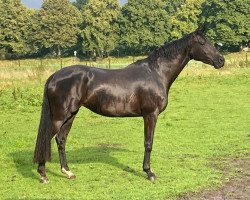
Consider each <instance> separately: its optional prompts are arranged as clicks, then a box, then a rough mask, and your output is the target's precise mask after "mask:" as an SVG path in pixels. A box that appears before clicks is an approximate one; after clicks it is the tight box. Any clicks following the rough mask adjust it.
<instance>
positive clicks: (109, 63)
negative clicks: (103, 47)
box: [109, 58, 110, 69]
mask: <svg viewBox="0 0 250 200" xmlns="http://www.w3.org/2000/svg"><path fill="white" fill-rule="evenodd" d="M109 69H110V58H109Z"/></svg>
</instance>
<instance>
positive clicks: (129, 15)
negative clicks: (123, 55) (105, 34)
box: [120, 0, 169, 53]
mask: <svg viewBox="0 0 250 200" xmlns="http://www.w3.org/2000/svg"><path fill="white" fill-rule="evenodd" d="M168 23H169V17H168V14H167V11H166V3H164V2H163V1H162V0H129V1H128V3H127V4H125V5H124V6H123V7H122V18H121V20H120V24H121V39H120V40H121V44H123V45H126V46H128V47H136V48H137V49H140V50H141V51H144V52H142V53H147V52H148V51H151V50H152V48H155V47H156V46H159V45H162V44H164V42H166V41H167V40H168V38H169V33H168V31H167V30H168V27H169V24H168Z"/></svg>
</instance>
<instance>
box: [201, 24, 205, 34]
mask: <svg viewBox="0 0 250 200" xmlns="http://www.w3.org/2000/svg"><path fill="white" fill-rule="evenodd" d="M205 29H206V26H205V25H203V26H202V28H201V29H200V33H204V31H205Z"/></svg>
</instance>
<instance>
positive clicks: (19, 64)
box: [18, 60, 21, 70]
mask: <svg viewBox="0 0 250 200" xmlns="http://www.w3.org/2000/svg"><path fill="white" fill-rule="evenodd" d="M18 67H19V70H20V67H21V61H20V60H18Z"/></svg>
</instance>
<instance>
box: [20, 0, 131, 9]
mask: <svg viewBox="0 0 250 200" xmlns="http://www.w3.org/2000/svg"><path fill="white" fill-rule="evenodd" d="M71 1H75V0H71ZM22 2H23V4H24V5H26V6H28V8H37V9H40V7H41V5H42V2H43V0H22ZM119 2H120V5H121V6H123V5H124V4H125V3H126V2H127V0H119Z"/></svg>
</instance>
